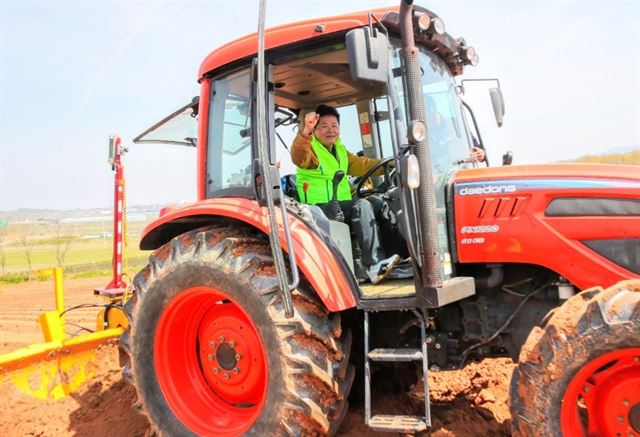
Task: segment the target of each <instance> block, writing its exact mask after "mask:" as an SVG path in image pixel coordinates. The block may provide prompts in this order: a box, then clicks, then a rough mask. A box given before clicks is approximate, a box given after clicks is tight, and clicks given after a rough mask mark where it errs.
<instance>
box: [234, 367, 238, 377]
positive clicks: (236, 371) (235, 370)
mask: <svg viewBox="0 0 640 437" xmlns="http://www.w3.org/2000/svg"><path fill="white" fill-rule="evenodd" d="M239 371H240V368H239V367H234V368H233V373H235V374H236V375H237V374H238V372H239Z"/></svg>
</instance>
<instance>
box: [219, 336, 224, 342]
mask: <svg viewBox="0 0 640 437" xmlns="http://www.w3.org/2000/svg"><path fill="white" fill-rule="evenodd" d="M219 340H220V343H224V335H221V336H220V338H219Z"/></svg>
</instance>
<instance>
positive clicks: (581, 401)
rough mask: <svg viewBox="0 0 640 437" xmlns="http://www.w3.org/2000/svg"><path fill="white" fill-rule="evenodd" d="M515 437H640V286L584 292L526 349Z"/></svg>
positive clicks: (516, 396) (516, 381) (514, 402)
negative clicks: (518, 436) (558, 436)
mask: <svg viewBox="0 0 640 437" xmlns="http://www.w3.org/2000/svg"><path fill="white" fill-rule="evenodd" d="M510 398H511V414H512V424H513V434H514V435H520V436H556V435H564V436H567V437H580V436H603V437H608V436H624V437H627V436H640V280H629V281H623V282H620V283H619V284H617V285H615V286H613V287H610V288H608V289H607V290H604V291H603V290H602V289H601V288H594V289H590V290H587V291H583V292H582V293H579V294H577V295H575V296H573V297H572V298H571V299H569V300H568V301H567V302H565V303H564V304H563V305H562V306H561V307H560V308H558V309H557V311H555V313H554V314H553V315H552V316H551V317H550V318H549V320H548V322H547V323H546V324H545V325H544V326H542V327H536V328H535V329H534V330H533V331H532V332H531V334H530V335H529V338H528V339H527V341H526V343H525V344H524V346H523V347H522V351H521V353H520V358H519V361H518V367H517V368H516V369H515V370H514V374H513V378H512V380H511V390H510Z"/></svg>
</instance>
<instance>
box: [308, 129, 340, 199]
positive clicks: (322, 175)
mask: <svg viewBox="0 0 640 437" xmlns="http://www.w3.org/2000/svg"><path fill="white" fill-rule="evenodd" d="M333 147H335V150H336V155H337V156H338V160H336V158H335V157H334V156H333V154H332V153H331V152H330V151H329V149H327V148H326V147H325V146H324V145H323V144H322V143H321V142H320V141H318V140H317V139H316V137H315V136H312V137H311V148H312V149H313V151H314V152H315V154H316V156H317V157H318V168H312V169H307V168H299V167H298V168H297V170H296V185H297V188H298V196H299V198H300V201H301V202H304V203H309V204H311V205H315V204H318V203H327V202H329V201H330V200H331V199H332V198H333V175H335V173H336V172H337V171H338V170H342V171H343V172H344V178H342V180H341V181H340V183H339V184H338V200H351V189H350V187H349V181H348V180H347V169H348V168H349V156H348V155H347V149H346V148H345V147H344V146H343V145H342V142H341V141H340V138H338V140H337V141H336V143H335V144H334V145H333ZM305 182H308V183H309V189H308V190H307V196H306V199H305V194H304V190H303V187H304V183H305Z"/></svg>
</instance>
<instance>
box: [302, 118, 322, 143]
mask: <svg viewBox="0 0 640 437" xmlns="http://www.w3.org/2000/svg"><path fill="white" fill-rule="evenodd" d="M319 118H320V115H319V114H317V113H315V112H307V113H306V114H305V116H304V128H302V135H304V136H305V137H308V136H309V135H311V132H313V129H314V128H315V127H316V124H317V123H318V119H319Z"/></svg>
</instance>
